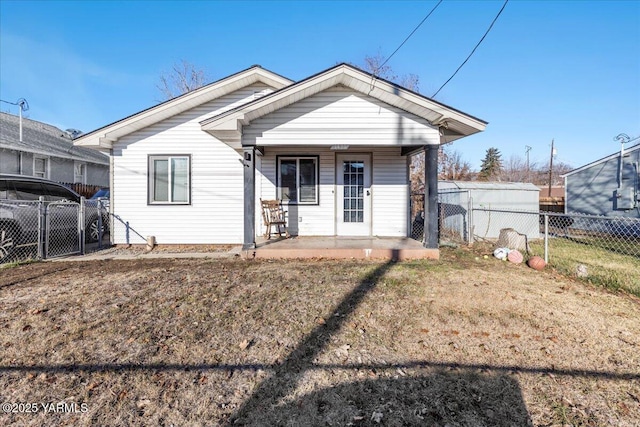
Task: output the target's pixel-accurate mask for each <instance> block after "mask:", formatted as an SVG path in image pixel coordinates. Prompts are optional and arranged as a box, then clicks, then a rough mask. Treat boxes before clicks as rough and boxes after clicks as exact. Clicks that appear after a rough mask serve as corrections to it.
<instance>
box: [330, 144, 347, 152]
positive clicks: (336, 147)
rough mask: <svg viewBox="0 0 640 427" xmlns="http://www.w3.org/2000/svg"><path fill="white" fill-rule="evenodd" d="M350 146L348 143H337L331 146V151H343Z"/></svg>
mask: <svg viewBox="0 0 640 427" xmlns="http://www.w3.org/2000/svg"><path fill="white" fill-rule="evenodd" d="M348 149H349V146H348V145H347V144H337V145H332V146H331V151H342V150H348Z"/></svg>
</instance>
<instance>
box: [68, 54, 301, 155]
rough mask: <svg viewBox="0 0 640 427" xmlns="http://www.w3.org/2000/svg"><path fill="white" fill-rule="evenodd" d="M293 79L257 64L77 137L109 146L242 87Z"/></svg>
mask: <svg viewBox="0 0 640 427" xmlns="http://www.w3.org/2000/svg"><path fill="white" fill-rule="evenodd" d="M292 82H293V81H292V80H289V79H287V78H286V77H282V76H281V75H279V74H276V73H274V72H271V71H269V70H266V69H264V68H262V67H261V66H259V65H254V66H252V67H250V68H247V69H246V70H243V71H240V72H238V73H235V74H232V75H230V76H228V77H225V78H223V79H220V80H217V81H215V82H213V83H210V84H208V85H206V86H203V87H201V88H198V89H195V90H192V91H190V92H187V93H185V94H183V95H180V96H178V97H176V98H173V99H170V100H168V101H165V102H163V103H161V104H158V105H155V106H153V107H150V108H147V109H146V110H142V111H140V112H139V113H136V114H133V115H131V116H128V117H125V118H124V119H122V120H118V121H117V122H114V123H111V124H109V125H107V126H104V127H101V128H99V129H96V130H94V131H92V132H89V133H87V134H84V135H81V136H79V137H78V138H76V139H75V140H74V144H76V145H80V146H91V147H98V148H99V149H109V148H111V147H112V143H113V142H114V141H116V140H117V139H118V138H120V137H122V136H125V135H128V134H130V133H133V132H135V131H137V130H140V129H144V128H145V127H147V126H151V125H153V124H155V123H158V122H160V121H162V120H164V119H167V118H169V117H172V116H175V115H176V114H179V113H182V112H185V111H187V110H190V109H192V108H194V107H196V106H198V105H201V104H204V103H205V102H209V101H212V100H214V99H217V98H220V97H221V96H224V95H227V94H229V93H231V92H234V91H236V90H238V89H241V88H243V87H246V86H249V85H252V84H255V83H264V84H266V85H269V86H271V87H274V88H276V89H280V88H282V87H284V86H287V85H290V84H291V83H292Z"/></svg>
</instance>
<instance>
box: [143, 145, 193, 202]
mask: <svg viewBox="0 0 640 427" xmlns="http://www.w3.org/2000/svg"><path fill="white" fill-rule="evenodd" d="M189 203H191V156H189V155H152V156H149V204H172V205H188V204H189Z"/></svg>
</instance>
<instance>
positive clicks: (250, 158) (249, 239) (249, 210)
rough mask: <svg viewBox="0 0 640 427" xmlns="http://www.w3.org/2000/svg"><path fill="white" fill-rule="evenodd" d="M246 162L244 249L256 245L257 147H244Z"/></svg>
mask: <svg viewBox="0 0 640 427" xmlns="http://www.w3.org/2000/svg"><path fill="white" fill-rule="evenodd" d="M242 159H243V163H244V241H243V244H242V249H244V250H249V249H255V247H256V229H255V224H256V167H255V166H256V163H255V160H256V149H255V147H242Z"/></svg>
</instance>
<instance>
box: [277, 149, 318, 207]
mask: <svg viewBox="0 0 640 427" xmlns="http://www.w3.org/2000/svg"><path fill="white" fill-rule="evenodd" d="M277 192H278V194H277V197H278V198H279V199H281V200H282V201H283V202H287V203H290V204H299V205H304V204H307V205H313V204H317V203H318V156H304V157H298V156H296V157H293V156H292V157H285V156H278V190H277Z"/></svg>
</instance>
